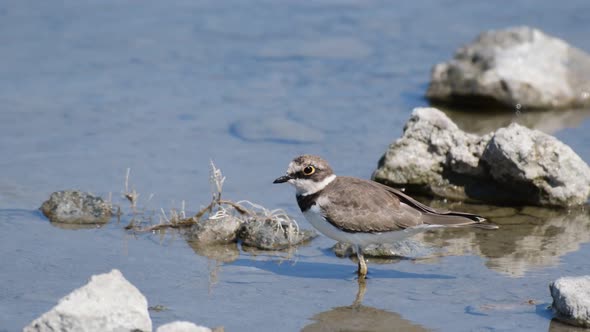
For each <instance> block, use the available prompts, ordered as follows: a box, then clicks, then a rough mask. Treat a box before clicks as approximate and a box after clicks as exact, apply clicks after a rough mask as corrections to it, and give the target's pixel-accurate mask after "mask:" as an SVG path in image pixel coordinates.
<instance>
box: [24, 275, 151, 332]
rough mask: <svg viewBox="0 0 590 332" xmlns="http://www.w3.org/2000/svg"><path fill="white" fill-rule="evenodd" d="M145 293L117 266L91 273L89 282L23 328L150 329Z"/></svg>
mask: <svg viewBox="0 0 590 332" xmlns="http://www.w3.org/2000/svg"><path fill="white" fill-rule="evenodd" d="M151 330H152V321H151V319H150V316H149V313H148V303H147V300H146V299H145V297H144V296H143V295H142V294H141V293H140V292H139V290H138V289H137V288H135V286H133V285H132V284H131V283H130V282H129V281H127V279H125V277H123V275H122V274H121V272H120V271H119V270H112V271H111V272H110V273H105V274H99V275H94V276H92V277H91V278H90V282H88V284H86V285H85V286H82V287H80V288H78V289H76V290H74V291H73V292H71V293H70V294H68V295H66V296H65V297H64V298H62V299H61V300H59V303H58V304H57V305H56V306H55V307H53V308H52V309H51V310H50V311H48V312H46V313H45V314H43V315H42V316H41V317H39V318H37V319H35V320H34V321H33V322H31V323H30V324H29V325H28V326H26V327H25V328H24V329H23V331H24V332H33V331H47V332H50V331H51V332H54V331H76V332H86V331H88V332H90V331H93V332H94V331H105V332H106V331H118V332H124V331H151Z"/></svg>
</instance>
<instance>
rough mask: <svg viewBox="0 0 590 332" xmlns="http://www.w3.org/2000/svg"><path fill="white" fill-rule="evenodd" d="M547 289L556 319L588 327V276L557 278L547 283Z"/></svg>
mask: <svg viewBox="0 0 590 332" xmlns="http://www.w3.org/2000/svg"><path fill="white" fill-rule="evenodd" d="M549 290H550V291H551V297H553V309H554V310H555V313H556V316H557V318H558V319H560V320H563V321H565V322H566V323H568V324H572V325H576V326H583V327H590V276H583V277H564V278H559V279H557V280H556V281H554V282H552V283H551V284H550V285H549Z"/></svg>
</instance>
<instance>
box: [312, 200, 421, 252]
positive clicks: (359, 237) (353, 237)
mask: <svg viewBox="0 0 590 332" xmlns="http://www.w3.org/2000/svg"><path fill="white" fill-rule="evenodd" d="M303 216H305V219H307V221H309V223H310V224H311V225H312V226H313V227H314V228H315V229H317V230H318V231H319V232H320V233H322V234H324V235H325V236H327V237H329V238H331V239H333V240H336V241H340V242H345V243H351V244H355V245H360V246H361V247H365V246H367V245H369V244H379V243H392V242H397V241H400V240H403V239H405V238H408V237H410V236H412V235H414V234H417V233H420V232H422V231H424V230H426V229H428V228H430V227H417V228H412V229H409V230H408V229H407V230H402V231H395V232H381V233H359V232H356V233H352V232H344V231H342V230H340V229H339V228H337V227H334V226H332V224H330V223H329V222H328V221H326V219H325V218H324V217H323V216H322V214H321V213H320V208H319V206H318V205H317V204H316V205H313V206H312V207H311V208H310V209H309V210H307V211H305V212H303Z"/></svg>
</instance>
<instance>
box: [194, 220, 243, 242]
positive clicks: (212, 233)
mask: <svg viewBox="0 0 590 332" xmlns="http://www.w3.org/2000/svg"><path fill="white" fill-rule="evenodd" d="M240 226H242V220H240V219H239V218H237V217H235V216H233V215H230V214H228V215H226V216H223V217H221V218H215V219H211V218H210V219H207V220H203V221H199V222H198V223H196V224H195V225H193V226H191V228H190V229H189V230H188V231H187V232H186V237H187V240H188V241H193V242H197V243H199V244H201V245H212V244H227V243H232V242H236V240H237V236H238V230H239V229H240Z"/></svg>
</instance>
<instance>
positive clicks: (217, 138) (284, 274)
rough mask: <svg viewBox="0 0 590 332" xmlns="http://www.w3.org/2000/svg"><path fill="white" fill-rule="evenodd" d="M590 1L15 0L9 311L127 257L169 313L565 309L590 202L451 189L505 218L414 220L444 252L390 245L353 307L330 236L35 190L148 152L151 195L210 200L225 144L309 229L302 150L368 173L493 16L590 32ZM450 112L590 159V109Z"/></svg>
mask: <svg viewBox="0 0 590 332" xmlns="http://www.w3.org/2000/svg"><path fill="white" fill-rule="evenodd" d="M589 15H590V3H588V2H587V1H586V0H577V1H568V2H560V3H556V2H554V1H532V0H529V1H522V0H521V1H514V2H511V4H510V7H509V8H508V7H506V8H502V7H499V6H497V5H496V4H493V3H491V2H478V3H476V2H471V1H444V2H443V1H421V2H419V3H406V2H399V3H395V4H392V3H390V2H385V1H383V2H382V1H354V0H323V1H313V2H300V1H285V2H280V3H279V2H276V1H250V2H248V3H245V2H244V3H242V2H238V1H234V2H217V1H200V2H192V1H169V2H157V1H144V2H142V3H141V5H138V3H132V2H125V3H122V2H119V1H84V2H79V1H65V2H60V4H59V5H57V4H55V3H49V2H47V3H32V2H24V1H16V0H15V1H4V2H3V3H2V4H0V16H1V19H0V27H1V28H0V41H1V45H3V46H2V61H0V77H2V78H3V79H2V80H0V101H1V103H0V152H2V156H3V158H2V159H1V160H0V170H1V172H2V176H0V222H1V224H2V225H3V228H2V232H0V261H1V262H2V268H1V269H0V280H2V281H3V282H2V283H1V285H0V331H15V330H19V329H20V328H22V327H23V326H24V325H26V324H27V323H28V322H30V321H31V320H32V319H33V318H35V317H37V316H39V315H40V314H41V313H43V312H45V311H47V310H48V309H49V308H51V307H52V306H53V305H55V303H56V301H57V300H58V299H59V298H61V297H62V296H64V295H65V294H67V293H68V292H70V291H71V290H72V289H74V288H76V287H79V286H81V285H83V284H84V283H85V282H86V281H87V279H88V278H89V277H90V275H92V274H96V273H102V272H106V271H108V270H110V269H112V268H118V269H120V270H121V271H122V272H123V274H124V275H125V276H126V277H127V278H128V279H129V280H130V281H131V282H132V283H133V284H135V285H136V286H137V287H138V288H139V289H140V290H141V291H142V292H143V293H144V294H145V295H146V297H147V298H148V301H149V303H150V305H151V306H155V305H163V306H164V307H165V308H167V310H163V311H159V312H155V311H154V312H152V313H151V314H152V319H153V321H154V326H159V325H161V324H163V323H165V322H168V321H171V320H175V319H184V320H190V321H194V322H196V323H199V324H203V325H207V326H212V327H213V326H224V327H225V328H226V329H227V330H228V331H232V330H246V331H251V330H257V331H275V330H277V327H279V329H280V330H285V331H297V330H301V329H304V330H306V331H316V330H322V329H323V330H330V329H338V328H339V326H341V325H337V324H344V325H345V327H349V328H350V329H358V330H362V329H365V330H379V329H387V328H388V327H389V326H392V325H394V326H397V327H398V328H399V329H401V330H411V329H414V330H424V329H426V330H431V329H435V330H440V331H461V330H463V331H465V330H493V331H503V330H520V331H524V330H530V331H540V330H541V331H542V330H548V329H551V330H554V329H557V328H556V327H555V326H557V324H556V323H551V321H550V319H551V315H550V313H549V312H548V311H547V310H546V307H547V306H548V305H549V304H550V301H551V298H550V296H549V291H548V287H547V285H548V283H549V282H550V281H552V280H554V279H555V278H557V277H559V276H562V275H583V274H589V273H590V267H589V266H588V264H587V263H586V262H588V260H589V258H590V257H589V256H590V244H589V242H590V236H588V234H589V233H590V232H588V230H589V228H590V221H589V220H590V218H589V216H588V212H587V211H571V212H566V211H551V210H543V209H532V208H522V209H521V208H518V209H513V208H491V207H473V206H466V205H459V206H453V208H458V209H466V210H467V209H474V210H475V211H478V212H479V213H482V214H484V215H486V216H488V217H490V219H492V221H494V222H496V223H498V224H500V225H501V226H502V228H501V230H500V231H498V232H484V231H473V230H454V231H452V232H449V231H445V232H442V233H441V232H439V233H432V234H422V235H420V236H417V237H416V240H417V241H421V243H424V244H425V245H426V246H432V247H434V248H437V249H439V250H437V251H436V252H437V253H436V254H434V255H431V256H428V257H419V258H416V259H414V260H395V261H391V262H389V263H386V264H373V263H372V262H371V263H370V267H369V269H370V271H371V275H370V279H369V280H368V281H367V284H366V289H365V294H364V297H363V300H362V304H359V303H356V306H355V307H354V308H350V307H349V306H350V305H351V304H353V303H354V302H355V299H356V298H357V295H358V294H357V293H358V292H359V286H358V285H357V282H356V280H355V278H354V274H353V272H354V270H355V264H354V262H352V261H350V260H348V259H340V258H337V257H335V256H334V254H333V253H332V252H331V251H330V248H331V246H332V245H333V241H331V240H329V239H327V238H325V237H320V238H318V239H315V240H313V241H312V242H311V243H309V244H307V245H306V246H303V247H300V248H298V249H297V250H296V251H293V252H291V253H282V254H277V253H272V252H259V251H245V250H241V251H238V249H240V248H237V247H233V248H232V247H221V248H216V249H217V250H214V249H212V248H199V247H198V246H194V245H193V246H191V245H190V244H188V243H186V242H185V241H184V240H183V239H182V238H181V237H180V236H177V235H175V234H173V233H168V234H139V235H137V234H131V233H129V232H126V231H124V230H123V227H124V226H125V225H126V222H127V221H128V220H127V219H125V218H124V220H122V221H121V222H120V223H117V222H116V221H114V222H112V223H110V224H108V225H105V226H103V227H101V228H91V229H78V230H72V229H65V228H62V227H57V226H58V225H52V224H50V223H49V222H48V221H47V220H46V219H45V218H44V217H43V216H42V215H40V213H39V212H38V211H37V208H38V207H39V206H40V205H41V203H42V202H43V200H45V199H46V198H47V197H48V196H49V194H50V193H51V192H53V191H57V190H62V189H69V188H79V189H82V190H85V191H91V192H95V193H98V194H101V195H103V196H105V197H106V196H108V194H109V193H112V194H113V195H114V196H115V198H114V200H115V201H118V200H119V198H118V197H119V196H120V193H122V192H123V190H124V179H125V171H126V169H127V168H131V170H132V171H131V181H130V184H131V186H132V187H133V188H135V189H136V190H137V191H138V192H139V193H140V194H141V196H140V198H139V205H140V206H142V207H146V208H147V209H151V210H159V209H160V208H161V207H162V208H164V209H166V210H168V209H169V208H173V207H176V208H178V207H180V205H181V202H182V201H183V200H185V201H186V206H187V209H188V210H191V211H196V210H198V209H199V208H200V206H202V205H205V204H207V202H208V201H209V199H210V193H209V183H208V165H209V160H210V159H212V160H214V161H215V163H216V164H217V166H218V167H220V168H221V169H222V171H223V173H224V175H225V176H226V177H227V180H226V185H225V187H224V197H226V198H228V199H233V200H240V199H248V200H250V201H253V202H257V203H260V204H263V205H264V206H267V207H269V208H284V209H286V210H287V211H288V212H290V213H291V214H292V215H293V216H295V217H296V218H297V219H298V221H299V223H300V225H301V226H302V227H309V225H308V224H307V222H305V221H304V220H303V218H302V216H301V214H300V213H299V212H298V211H297V207H296V204H295V200H294V197H293V192H292V190H291V188H287V187H286V186H285V187H283V186H276V185H272V184H271V182H272V180H273V179H274V178H276V177H277V176H278V175H281V174H282V173H284V171H285V168H286V166H287V163H288V162H289V161H290V160H291V159H292V158H293V157H294V156H295V155H297V154H300V153H315V154H321V155H323V156H324V157H326V158H327V159H328V160H329V161H330V162H331V163H332V164H333V166H334V168H335V170H336V172H337V173H339V174H346V175H353V176H359V177H364V178H368V177H369V176H370V174H371V173H372V171H373V170H374V168H375V167H376V165H377V161H378V159H379V157H380V156H381V154H382V153H383V152H384V151H385V149H386V147H387V146H388V144H389V143H390V142H391V141H393V140H394V139H396V138H398V137H399V136H400V135H401V132H402V128H403V125H404V123H405V121H406V120H407V118H408V117H409V114H410V111H411V109H412V108H413V107H415V106H424V105H427V103H426V101H425V100H424V99H423V97H422V96H423V95H424V92H425V89H426V86H427V83H428V79H429V72H430V69H431V67H432V65H434V64H435V63H436V62H438V61H442V60H444V59H447V58H448V57H449V56H451V54H452V53H453V52H454V50H455V49H456V48H457V47H459V46H460V45H461V44H463V43H466V42H468V41H470V40H472V39H473V38H474V37H475V36H476V35H477V34H478V33H479V32H480V31H483V30H486V29H489V28H502V27H507V26H512V25H521V24H529V25H533V26H536V27H539V28H541V29H542V30H544V31H546V32H547V33H550V34H553V35H556V36H559V37H561V38H564V39H565V40H567V41H568V42H570V43H571V44H573V45H575V46H577V47H579V48H581V49H583V50H585V51H586V52H590V40H589V39H588V38H587V37H588V36H587V32H588V31H590V22H589V21H588V20H587V17H588V16H589ZM448 112H449V115H450V116H451V117H452V118H453V119H454V120H455V121H457V123H458V124H459V125H460V126H461V127H462V128H464V129H465V130H468V131H471V132H477V133H485V132H488V131H491V130H494V129H495V128H497V127H499V126H503V125H506V124H507V123H509V122H510V121H519V122H520V123H522V124H524V125H527V126H529V127H532V128H537V129H540V130H543V131H546V132H549V133H551V134H553V135H555V136H557V137H558V138H559V139H561V140H562V141H564V142H565V143H566V144H568V145H570V146H571V147H572V148H573V149H574V150H575V151H576V152H577V153H578V154H579V155H580V156H581V157H582V158H583V159H584V160H585V161H586V162H590V145H589V144H588V143H587V142H589V141H590V117H589V115H590V111H589V110H566V111H549V112H529V111H527V110H520V111H519V112H516V110H515V112H509V113H503V114H497V113H495V112H487V113H485V114H477V115H473V114H466V113H465V112H459V111H448ZM152 193H153V194H154V197H153V198H151V199H148V198H149V197H150V196H151V195H150V194H152ZM435 204H443V203H441V202H439V203H435ZM126 218H127V217H126ZM207 257H213V258H207ZM366 324H373V325H369V326H367V325H366Z"/></svg>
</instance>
